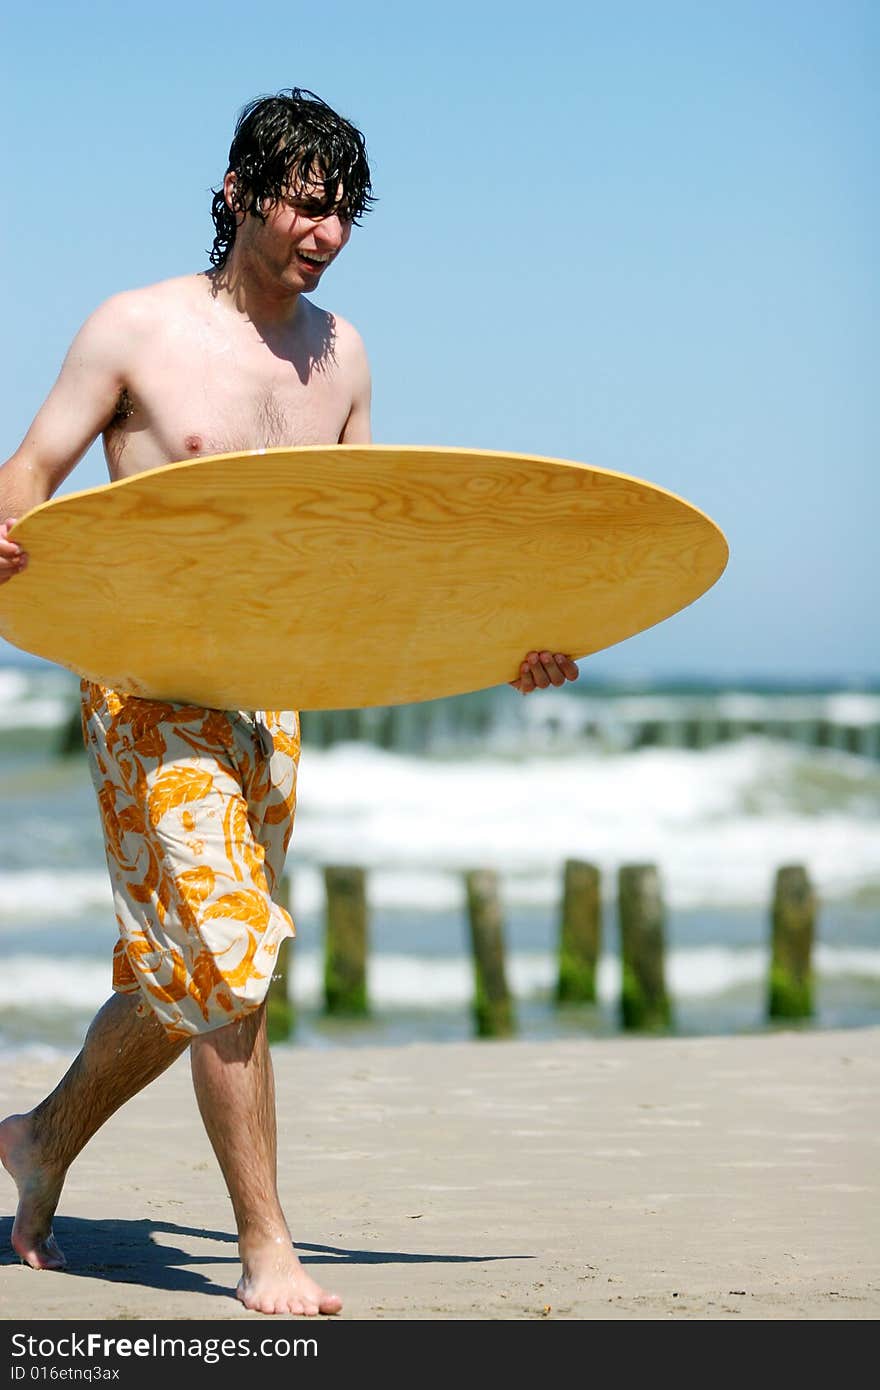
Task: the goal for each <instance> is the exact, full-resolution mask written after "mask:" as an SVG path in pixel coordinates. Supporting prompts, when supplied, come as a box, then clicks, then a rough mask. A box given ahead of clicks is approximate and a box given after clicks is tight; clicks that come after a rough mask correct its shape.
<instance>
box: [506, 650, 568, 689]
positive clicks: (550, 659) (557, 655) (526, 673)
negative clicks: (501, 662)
mask: <svg viewBox="0 0 880 1390" xmlns="http://www.w3.org/2000/svg"><path fill="white" fill-rule="evenodd" d="M579 675H580V672H579V671H578V668H577V667H576V666H575V664H574V662H573V661H572V659H571V657H570V656H565V654H564V653H562V652H529V654H528V656H527V657H526V659H525V661H523V663H522V664H521V666H520V668H519V680H515V681H508V682H507V683H508V685H512V686H513V688H514V690H518V691H519V692H520V694H522V695H528V694H529V693H530V692H531V691H532V690H546V689H547V686H548V685H565V682H566V681H576V680H577V678H578V676H579Z"/></svg>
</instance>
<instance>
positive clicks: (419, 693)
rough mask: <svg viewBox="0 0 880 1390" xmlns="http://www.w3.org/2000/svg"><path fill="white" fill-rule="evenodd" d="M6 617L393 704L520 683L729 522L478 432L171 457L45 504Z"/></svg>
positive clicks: (711, 575) (125, 663)
mask: <svg viewBox="0 0 880 1390" xmlns="http://www.w3.org/2000/svg"><path fill="white" fill-rule="evenodd" d="M14 538H15V540H16V541H18V542H19V543H20V544H21V545H22V547H23V548H24V549H25V550H26V551H27V552H28V555H29V557H30V558H29V564H28V567H27V569H26V570H25V571H24V573H23V574H21V575H19V576H17V577H16V578H15V579H14V580H11V581H10V582H9V583H7V584H4V585H3V586H2V587H0V634H2V636H3V637H5V638H6V639H7V640H8V641H10V642H12V643H13V644H14V645H16V646H18V647H21V648H23V649H24V650H26V651H29V652H33V653H35V654H36V655H38V656H43V657H47V658H49V659H50V660H52V661H56V662H58V663H59V664H60V665H62V666H67V667H69V668H70V669H71V670H72V671H75V672H77V673H78V674H80V675H85V676H88V677H90V678H91V679H93V680H98V681H101V682H102V683H104V684H107V685H112V686H117V687H119V688H121V689H123V690H127V691H130V692H133V693H135V694H138V695H143V696H152V697H155V698H162V699H173V700H186V701H191V702H193V703H197V704H200V705H209V706H214V707H216V708H221V709H227V708H235V709H285V708H292V709H333V708H340V709H343V708H351V709H353V708H356V707H360V706H366V705H390V704H403V703H405V702H409V701H418V700H429V699H435V698H438V697H439V696H442V695H452V694H459V693H461V692H463V691H467V690H479V689H483V688H485V687H487V686H492V685H499V684H501V683H503V682H505V681H510V680H515V679H516V677H517V675H518V667H519V662H520V661H521V659H522V657H523V656H524V655H525V653H526V652H527V651H529V650H533V649H535V648H541V649H544V650H546V649H549V650H552V651H564V652H568V653H569V654H570V655H571V656H573V657H574V658H575V659H577V658H580V657H584V656H589V655H590V654H591V653H593V652H597V651H600V650H601V649H602V648H604V647H609V646H612V645H613V644H614V643H616V642H621V641H623V640H624V639H625V638H627V637H631V636H632V635H633V634H634V633H636V632H641V631H642V630H643V629H644V628H647V627H651V626H653V625H654V624H655V623H658V622H661V621H662V620H663V619H664V618H668V617H669V616H670V615H671V614H673V613H677V612H678V611H679V610H680V609H682V608H684V607H686V606H687V605H688V604H690V603H693V602H694V600H695V599H697V598H698V597H699V596H700V595H701V594H702V593H704V592H705V590H706V589H708V588H709V587H710V585H712V584H713V583H714V582H715V581H716V579H718V577H719V575H720V574H721V573H722V571H723V569H724V567H725V564H726V563H727V554H728V551H727V543H726V541H725V539H724V537H723V535H722V534H721V532H720V531H719V529H718V527H717V526H716V525H715V524H714V523H713V522H712V521H710V520H709V518H708V517H706V516H704V515H703V513H702V512H700V511H698V510H697V509H696V508H695V507H693V506H691V505H690V504H689V503H687V502H685V501H683V500H682V499H681V498H679V497H676V496H674V495H673V494H672V493H670V492H667V491H665V490H664V489H663V488H659V487H656V486H654V485H652V484H650V483H646V482H643V481H641V480H640V479H637V478H630V477H627V476H626V475H624V474H621V473H612V472H608V471H606V470H604V469H599V468H591V467H589V466H587V465H586V464H581V463H571V462H567V461H563V460H558V459H546V458H538V457H532V456H528V455H522V454H501V453H493V452H490V451H484V450H472V449H439V448H408V447H403V446H400V447H388V446H384V445H369V446H358V447H352V446H348V445H324V446H321V447H317V448H297V449H267V450H265V451H262V450H261V451H258V452H256V453H245V454H219V455H217V456H215V457H212V458H204V459H198V460H195V461H193V462H185V463H175V464H169V465H167V466H166V467H163V468H156V469H152V470H150V471H149V472H145V473H139V474H137V475H135V476H134V477H132V478H127V479H124V480H123V481H121V482H118V483H109V484H107V485H106V486H104V487H99V488H92V489H90V490H89V491H86V492H80V493H73V494H71V495H69V496H67V497H63V498H58V499H56V500H54V501H51V502H47V503H44V504H43V505H42V506H40V507H36V508H34V510H33V511H31V512H29V513H28V514H27V515H26V516H25V517H24V518H22V520H21V521H20V522H19V524H18V525H17V526H16V527H15V530H14Z"/></svg>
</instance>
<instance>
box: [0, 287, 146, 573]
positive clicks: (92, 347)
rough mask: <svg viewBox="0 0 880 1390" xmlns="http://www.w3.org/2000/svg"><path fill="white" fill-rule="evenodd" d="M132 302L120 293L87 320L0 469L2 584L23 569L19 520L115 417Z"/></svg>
mask: <svg viewBox="0 0 880 1390" xmlns="http://www.w3.org/2000/svg"><path fill="white" fill-rule="evenodd" d="M127 301H128V296H127V295H117V296H116V297H115V298H113V299H110V300H108V301H107V302H106V303H105V304H102V305H101V307H100V308H99V309H97V310H96V311H95V313H94V314H92V316H91V318H89V319H88V320H87V321H86V323H85V324H84V325H83V327H82V328H81V329H80V331H79V333H78V334H77V335H76V337H75V338H74V340H73V343H72V344H71V347H70V351H69V352H68V354H67V357H66V358H65V360H64V365H63V366H62V368H61V372H60V374H59V376H58V380H57V381H56V383H55V385H54V386H53V387H52V390H51V391H50V392H49V395H48V397H47V398H46V401H45V403H44V404H43V405H42V406H41V408H40V410H39V411H38V413H37V416H36V418H35V419H34V422H33V424H32V425H31V427H30V429H29V430H28V432H27V434H26V435H25V437H24V439H23V440H22V442H21V444H20V445H19V447H18V449H16V451H15V453H14V454H13V455H12V457H11V458H9V459H8V460H7V461H6V463H4V464H3V465H2V467H0V584H2V583H3V582H4V581H5V580H7V579H11V578H12V576H13V575H14V574H17V573H18V572H19V570H20V569H22V568H23V558H22V554H23V553H22V552H21V550H20V548H19V547H18V546H17V545H16V544H15V542H14V541H10V540H9V539H8V536H9V531H10V529H11V527H12V525H13V524H14V521H15V519H16V518H19V517H22V516H23V515H24V513H25V512H27V511H30V509H31V508H32V507H36V506H38V505H39V504H40V503H41V502H47V501H48V499H49V498H50V497H51V496H52V493H53V492H54V491H55V489H56V488H58V487H59V486H60V485H61V483H63V481H64V479H65V478H66V477H67V475H68V474H69V473H70V472H71V471H72V470H73V469H74V468H75V466H76V464H77V463H78V462H79V460H80V459H81V458H82V456H83V454H84V453H85V452H86V450H87V449H88V447H89V445H90V444H91V443H92V442H93V441H94V440H95V439H96V438H97V437H98V435H99V434H100V433H101V431H102V430H103V429H104V428H105V427H106V426H107V425H108V424H109V423H110V421H111V420H112V419H113V416H114V414H115V412H116V406H117V403H118V401H119V395H120V392H121V391H122V388H123V386H124V385H125V380H124V371H123V364H122V353H121V352H120V343H121V342H124V341H125V335H126V334H130V332H131V331H132V329H133V327H134V325H133V324H132V323H131V322H130V321H129V320H130V319H131V312H130V309H129V307H128V303H127Z"/></svg>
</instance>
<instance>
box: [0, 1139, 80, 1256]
mask: <svg viewBox="0 0 880 1390" xmlns="http://www.w3.org/2000/svg"><path fill="white" fill-rule="evenodd" d="M0 1160H2V1163H3V1167H4V1168H5V1169H6V1171H7V1173H9V1175H10V1176H11V1177H12V1179H13V1181H14V1182H15V1185H16V1187H17V1188H18V1211H17V1212H16V1214H15V1223H14V1225H13V1227H12V1248H13V1250H14V1251H15V1253H16V1254H17V1255H19V1256H20V1257H21V1258H22V1259H23V1260H24V1261H25V1262H26V1263H27V1264H29V1265H30V1266H31V1268H32V1269H63V1268H64V1266H65V1265H66V1263H67V1261H66V1260H65V1258H64V1256H63V1255H62V1253H61V1251H60V1250H59V1248H58V1245H57V1244H56V1241H55V1237H54V1236H53V1234H52V1217H53V1216H54V1215H55V1208H56V1207H57V1205H58V1198H59V1197H60V1196H61V1188H62V1187H63V1185H64V1174H63V1173H61V1174H58V1173H54V1172H52V1171H51V1170H50V1169H48V1168H47V1167H46V1166H45V1164H41V1163H40V1160H39V1154H38V1151H37V1146H36V1144H35V1143H34V1141H33V1136H32V1133H31V1122H30V1117H29V1116H28V1115H10V1116H9V1118H8V1119H6V1120H4V1121H3V1122H2V1124H0Z"/></svg>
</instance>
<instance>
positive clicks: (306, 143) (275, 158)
mask: <svg viewBox="0 0 880 1390" xmlns="http://www.w3.org/2000/svg"><path fill="white" fill-rule="evenodd" d="M226 172H227V173H234V174H235V194H234V196H233V206H232V207H231V208H230V207H229V206H228V204H227V202H226V199H225V197H224V196H223V189H222V187H221V188H220V189H219V190H217V189H212V190H211V192H212V193H213V194H214V201H213V203H212V204H211V216H212V218H213V219H214V227H215V229H216V236H215V237H214V245H213V247H212V249H211V251H210V253H209V254H210V258H211V264H212V265H214V266H218V267H219V266H222V265H225V264H226V259H227V257H228V255H229V253H230V251H231V250H232V246H233V243H234V241H235V233H236V216H235V215H236V213H237V212H245V213H251V214H252V216H254V217H259V218H260V220H261V221H265V214H264V213H263V212H262V211H261V209H260V204H261V202H262V201H263V200H264V199H269V200H270V201H271V202H273V203H274V202H277V201H278V200H279V199H280V198H281V197H282V196H284V194H285V193H287V192H288V191H289V189H290V188H291V187H294V188H295V187H296V186H297V185H298V184H306V183H307V182H308V181H309V178H310V176H314V175H315V174H316V173H317V175H318V177H319V179H323V190H324V192H323V197H319V198H317V199H316V200H315V206H316V210H317V211H319V212H320V213H321V214H322V215H324V216H326V215H328V214H329V213H331V212H338V213H339V215H340V217H344V218H347V219H348V220H349V221H351V222H355V223H357V222H358V221H359V220H360V218H361V217H363V215H364V213H365V212H369V210H370V205H371V204H372V203H374V202H375V198H374V197H373V195H372V188H371V184H370V166H369V164H368V163H367V151H366V145H365V144H364V137H363V135H361V132H360V131H359V130H357V129H356V128H355V127H354V126H353V125H352V124H351V122H350V121H347V120H345V119H344V117H342V116H339V115H337V113H336V112H335V111H334V110H333V109H332V108H331V107H329V106H328V105H327V103H326V102H325V101H322V100H321V98H320V97H318V96H315V93H314V92H310V91H308V90H307V89H305V88H301V87H292V88H290V90H289V91H281V92H278V93H276V95H275V96H265V97H257V99H256V101H252V102H249V103H248V105H247V106H246V107H245V108H244V110H243V111H241V113H240V114H239V117H238V121H237V122H236V126H235V134H234V135H233V137H232V144H231V146H230V148H229V163H228V165H227V169H226ZM340 195H341V197H340ZM310 201H311V199H310ZM337 204H338V206H337Z"/></svg>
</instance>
